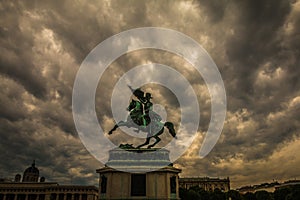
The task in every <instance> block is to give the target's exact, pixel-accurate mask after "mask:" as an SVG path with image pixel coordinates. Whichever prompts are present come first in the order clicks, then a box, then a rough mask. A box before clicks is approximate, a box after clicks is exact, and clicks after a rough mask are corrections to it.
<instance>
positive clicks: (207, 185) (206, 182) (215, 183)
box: [179, 177, 230, 192]
mask: <svg viewBox="0 0 300 200" xmlns="http://www.w3.org/2000/svg"><path fill="white" fill-rule="evenodd" d="M195 186H198V187H200V188H203V189H204V190H205V191H214V190H215V189H217V188H218V189H219V190H221V191H223V192H227V191H229V190H230V180H229V177H227V178H224V179H220V178H209V177H192V178H179V187H181V188H185V189H189V188H190V187H195Z"/></svg>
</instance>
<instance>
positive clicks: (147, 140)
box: [136, 137, 150, 149]
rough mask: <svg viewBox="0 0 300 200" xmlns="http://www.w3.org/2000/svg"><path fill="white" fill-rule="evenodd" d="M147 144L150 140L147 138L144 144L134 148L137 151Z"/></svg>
mask: <svg viewBox="0 0 300 200" xmlns="http://www.w3.org/2000/svg"><path fill="white" fill-rule="evenodd" d="M149 142H150V138H149V137H148V138H147V139H146V142H145V143H144V144H141V145H139V146H137V147H136V148H138V149H139V148H141V147H143V146H145V145H147V144H149Z"/></svg>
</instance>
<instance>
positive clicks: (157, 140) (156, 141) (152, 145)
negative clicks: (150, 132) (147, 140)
mask: <svg viewBox="0 0 300 200" xmlns="http://www.w3.org/2000/svg"><path fill="white" fill-rule="evenodd" d="M154 138H155V142H154V143H153V144H151V145H149V146H148V147H147V149H150V148H152V147H154V146H155V145H156V144H157V143H159V142H160V141H161V139H160V138H159V137H158V136H154Z"/></svg>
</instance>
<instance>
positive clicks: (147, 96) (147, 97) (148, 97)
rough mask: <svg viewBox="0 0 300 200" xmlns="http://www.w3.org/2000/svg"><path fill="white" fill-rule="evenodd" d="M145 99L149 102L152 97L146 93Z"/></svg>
mask: <svg viewBox="0 0 300 200" xmlns="http://www.w3.org/2000/svg"><path fill="white" fill-rule="evenodd" d="M146 99H148V100H149V99H152V96H151V94H150V93H148V92H147V93H146Z"/></svg>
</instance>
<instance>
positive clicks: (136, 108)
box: [108, 100, 176, 149]
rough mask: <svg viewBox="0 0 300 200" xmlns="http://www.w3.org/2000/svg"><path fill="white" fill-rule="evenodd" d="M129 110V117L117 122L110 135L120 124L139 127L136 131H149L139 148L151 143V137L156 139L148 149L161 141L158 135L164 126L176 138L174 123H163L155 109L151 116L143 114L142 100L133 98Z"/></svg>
mask: <svg viewBox="0 0 300 200" xmlns="http://www.w3.org/2000/svg"><path fill="white" fill-rule="evenodd" d="M127 110H128V111H129V112H130V114H129V115H128V117H127V120H126V121H120V122H118V123H117V124H115V126H114V127H113V128H112V129H111V130H110V131H109V132H108V134H109V135H111V134H112V133H113V131H115V130H116V129H117V128H118V127H120V126H126V127H128V128H130V127H133V128H137V130H136V131H139V130H141V131H144V132H147V133H148V134H147V139H146V141H145V143H143V144H141V145H139V146H137V148H141V147H143V146H145V145H148V144H149V143H150V139H151V138H154V139H155V140H156V141H155V142H154V143H153V144H151V145H148V147H147V148H148V149H149V148H151V147H154V146H155V145H156V144H157V143H159V142H160V141H161V139H160V138H159V137H158V136H159V135H161V134H162V133H163V132H164V127H167V129H168V130H169V133H170V134H171V135H172V136H173V137H174V138H176V132H175V129H174V125H173V123H172V122H165V123H162V122H161V120H162V118H161V117H160V116H159V115H158V114H157V113H155V112H154V111H150V113H149V116H145V115H144V114H143V105H142V104H141V102H139V101H136V100H132V101H131V102H130V104H129V106H128V108H127Z"/></svg>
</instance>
